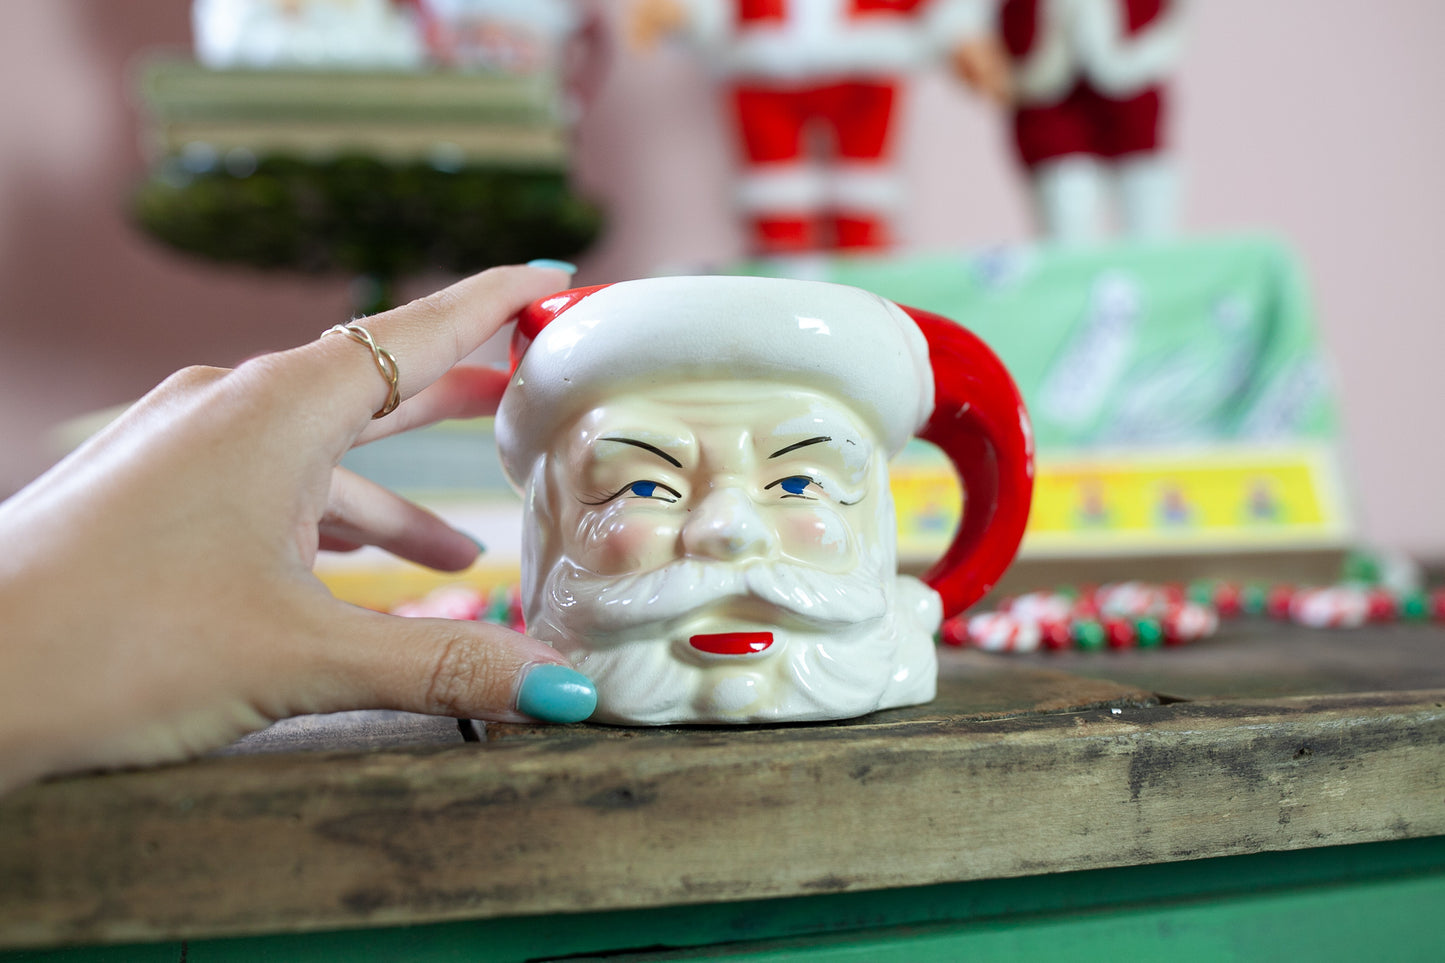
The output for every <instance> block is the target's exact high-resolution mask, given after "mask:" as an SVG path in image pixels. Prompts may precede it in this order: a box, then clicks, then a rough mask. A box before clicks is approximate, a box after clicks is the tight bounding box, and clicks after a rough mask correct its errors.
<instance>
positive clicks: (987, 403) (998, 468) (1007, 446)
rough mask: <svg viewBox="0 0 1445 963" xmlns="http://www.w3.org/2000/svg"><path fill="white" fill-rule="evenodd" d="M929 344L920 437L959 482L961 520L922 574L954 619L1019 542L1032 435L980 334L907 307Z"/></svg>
mask: <svg viewBox="0 0 1445 963" xmlns="http://www.w3.org/2000/svg"><path fill="white" fill-rule="evenodd" d="M899 306H900V307H902V308H903V310H904V312H906V313H907V314H908V316H909V317H911V318H912V319H913V320H914V321H915V322H916V323H917V324H918V327H919V329H920V330H921V331H922V332H923V336H924V338H926V339H927V341H928V353H929V358H930V360H931V362H932V365H933V382H934V403H933V415H932V416H931V417H930V418H929V419H928V422H927V424H925V425H924V426H923V430H922V431H920V432H919V433H918V437H920V438H922V439H923V440H925V441H929V442H932V443H933V444H935V445H937V446H938V447H939V448H940V449H941V450H942V451H943V453H944V454H945V455H947V456H948V460H949V461H950V462H952V463H953V467H954V469H955V470H956V471H957V472H958V477H959V480H960V481H961V482H962V483H963V492H964V502H963V518H962V519H960V521H959V523H958V530H957V531H956V532H955V533H954V536H953V541H952V543H950V544H949V546H948V551H946V552H944V554H943V557H942V558H940V559H939V560H938V562H937V563H935V564H934V566H933V567H932V568H931V569H929V570H928V572H927V573H926V574H925V575H924V576H923V581H924V582H926V583H927V584H928V585H929V586H930V587H931V588H932V589H933V590H934V591H936V592H937V593H938V594H939V596H940V597H941V598H942V600H943V616H944V618H951V617H952V616H955V615H958V614H959V613H960V612H962V611H964V610H965V609H967V608H968V607H969V606H970V605H972V604H973V603H974V602H977V601H978V600H979V599H980V598H982V597H983V596H984V594H986V593H987V592H988V591H989V590H990V589H992V588H993V587H994V584H995V583H996V582H997V581H998V579H999V576H1001V575H1002V574H1003V572H1004V569H1006V568H1008V566H1009V563H1010V562H1012V561H1013V557H1014V555H1015V554H1016V553H1017V552H1018V547H1019V542H1020V541H1022V540H1023V536H1024V528H1025V526H1026V525H1027V524H1028V520H1029V506H1030V504H1031V503H1032V501H1033V491H1034V437H1033V428H1032V426H1031V425H1030V424H1029V416H1028V411H1027V410H1026V409H1025V408H1024V402H1023V398H1022V396H1020V394H1019V390H1018V386H1017V385H1015V384H1014V380H1013V378H1012V377H1011V376H1010V375H1009V373H1008V369H1006V368H1005V367H1004V365H1003V362H1002V361H1000V360H999V358H998V355H996V354H994V353H993V350H992V349H991V348H989V346H988V345H986V344H984V343H983V341H982V340H980V339H979V337H978V336H977V335H975V334H974V333H973V332H971V331H969V330H968V329H966V328H964V327H962V326H960V325H958V324H956V323H954V322H953V321H950V320H949V319H948V318H945V317H942V316H941V315H937V314H932V313H930V312H928V311H920V310H919V309H917V308H910V307H904V306H903V305H899Z"/></svg>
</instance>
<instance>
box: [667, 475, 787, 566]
mask: <svg viewBox="0 0 1445 963" xmlns="http://www.w3.org/2000/svg"><path fill="white" fill-rule="evenodd" d="M682 546H683V549H684V551H685V552H686V553H687V554H688V555H691V556H701V557H704V558H712V559H717V560H719V561H730V560H733V559H738V558H747V557H755V556H760V555H765V554H767V552H768V550H769V549H770V548H771V547H772V536H771V534H770V533H769V531H768V528H767V524H766V523H765V522H764V521H763V519H762V517H761V516H759V515H758V511H757V508H756V506H754V505H753V500H752V499H751V498H749V497H748V495H747V493H746V492H744V491H742V490H741V489H738V488H724V489H721V490H719V491H715V492H713V493H712V494H710V495H708V496H707V497H706V498H705V499H703V501H702V504H701V505H699V506H698V507H697V508H695V509H693V511H692V517H691V518H689V519H688V522H687V524H686V525H684V526H683V529H682Z"/></svg>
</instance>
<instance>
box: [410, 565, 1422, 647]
mask: <svg viewBox="0 0 1445 963" xmlns="http://www.w3.org/2000/svg"><path fill="white" fill-rule="evenodd" d="M392 614H393V615H402V616H408V617H414V618H442V619H461V620H464V621H470V622H490V623H493V624H496V625H504V626H507V627H508V628H511V629H513V630H515V631H518V632H523V631H525V630H526V627H525V625H524V624H523V619H522V598H521V593H520V592H519V591H518V590H517V589H516V588H515V587H501V588H497V589H495V590H493V591H491V592H490V593H484V592H481V591H478V590H476V589H473V588H469V587H466V586H460V585H451V586H445V587H443V588H440V589H437V590H435V591H433V592H432V593H430V594H429V595H427V596H425V597H424V598H421V599H419V600H417V601H413V602H407V603H404V604H402V605H399V606H397V607H396V608H395V609H393V610H392ZM1241 616H1263V617H1268V618H1274V619H1279V620H1282V621H1292V622H1295V623H1298V624H1300V625H1307V626H1311V627H1313V628H1358V627H1359V626H1362V625H1366V624H1371V623H1380V622H1395V621H1404V622H1439V623H1445V589H1436V590H1434V591H1431V592H1427V591H1423V590H1411V591H1403V592H1401V591H1391V590H1389V589H1386V588H1383V587H1381V586H1378V585H1367V584H1362V583H1355V582H1346V583H1341V584H1338V585H1330V586H1296V585H1288V584H1274V585H1267V584H1262V583H1244V584H1241V583H1238V582H1228V581H1219V580H1210V581H1200V582H1194V583H1191V584H1189V585H1187V586H1185V585H1180V584H1168V585H1151V584H1148V583H1145V582H1116V583H1112V584H1108V585H1102V586H1096V587H1089V586H1086V587H1082V588H1077V589H1072V588H1066V589H1060V590H1058V591H1054V592H1042V591H1041V592H1029V593H1027V594H1024V595H1019V596H1016V597H1013V598H1010V599H1005V600H1004V601H1002V602H1000V603H999V605H998V607H997V608H996V609H994V610H993V611H989V612H981V613H974V614H970V613H964V614H963V615H960V616H957V617H955V618H952V619H948V620H946V621H945V622H944V623H943V625H942V627H941V628H940V630H939V641H940V642H942V643H943V644H944V645H948V646H955V647H971V648H978V649H983V650H986V651H990V652H1033V651H1038V650H1051V651H1058V650H1061V649H1080V650H1083V651H1100V650H1107V649H1135V648H1137V649H1156V648H1161V647H1168V646H1178V645H1184V644H1187V643H1190V642H1197V641H1199V640H1200V639H1205V638H1208V637H1210V636H1212V635H1214V634H1215V632H1217V631H1218V629H1219V623H1220V620H1221V619H1229V618H1238V617H1241Z"/></svg>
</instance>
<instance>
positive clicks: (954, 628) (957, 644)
mask: <svg viewBox="0 0 1445 963" xmlns="http://www.w3.org/2000/svg"><path fill="white" fill-rule="evenodd" d="M938 637H939V639H940V640H941V641H942V642H943V644H944V645H951V646H953V647H954V648H956V649H961V648H963V647H964V646H965V645H967V644H968V619H967V618H965V617H964V616H962V615H958V616H955V617H953V618H951V619H948V620H946V621H945V622H944V623H943V625H941V626H939V629H938Z"/></svg>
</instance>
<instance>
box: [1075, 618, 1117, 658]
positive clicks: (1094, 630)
mask: <svg viewBox="0 0 1445 963" xmlns="http://www.w3.org/2000/svg"><path fill="white" fill-rule="evenodd" d="M1069 635H1070V636H1072V637H1073V640H1074V644H1075V645H1077V646H1078V647H1079V648H1081V649H1085V650H1088V651H1093V650H1095V649H1102V648H1103V647H1104V641H1105V639H1106V638H1107V635H1108V634H1107V633H1106V632H1105V631H1104V626H1103V624H1101V623H1099V622H1095V621H1093V620H1086V621H1083V622H1075V623H1074V627H1073V629H1072V631H1070V632H1069Z"/></svg>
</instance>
